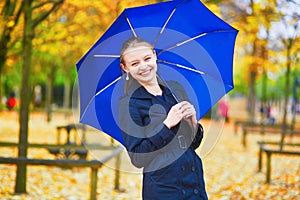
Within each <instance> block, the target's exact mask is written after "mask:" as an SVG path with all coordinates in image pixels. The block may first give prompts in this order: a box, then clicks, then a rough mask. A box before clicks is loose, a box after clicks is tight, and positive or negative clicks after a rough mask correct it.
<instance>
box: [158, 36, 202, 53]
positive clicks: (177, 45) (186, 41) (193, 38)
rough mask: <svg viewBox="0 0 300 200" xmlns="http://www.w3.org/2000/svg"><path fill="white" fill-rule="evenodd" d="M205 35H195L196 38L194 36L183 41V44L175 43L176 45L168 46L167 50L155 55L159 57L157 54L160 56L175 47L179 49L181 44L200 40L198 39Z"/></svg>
mask: <svg viewBox="0 0 300 200" xmlns="http://www.w3.org/2000/svg"><path fill="white" fill-rule="evenodd" d="M205 35H207V33H202V34H200V35H197V36H195V37H192V38H190V39H188V40H185V41H183V42H180V43H177V44H175V45H173V46H170V47H168V48H166V49H163V50H161V51H160V52H159V53H158V54H157V55H159V54H161V53H163V52H165V51H169V50H170V49H173V48H175V47H179V46H181V45H183V44H186V43H188V42H190V41H192V40H195V39H197V38H200V37H202V36H205Z"/></svg>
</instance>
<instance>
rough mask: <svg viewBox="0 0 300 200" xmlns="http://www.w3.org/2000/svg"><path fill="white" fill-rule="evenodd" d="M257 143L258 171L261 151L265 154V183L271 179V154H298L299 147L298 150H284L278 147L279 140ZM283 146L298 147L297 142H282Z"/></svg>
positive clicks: (261, 155) (299, 152)
mask: <svg viewBox="0 0 300 200" xmlns="http://www.w3.org/2000/svg"><path fill="white" fill-rule="evenodd" d="M258 145H259V156H258V171H259V172H261V170H262V157H263V153H265V154H266V156H267V161H266V183H270V181H271V156H272V155H273V154H278V155H286V156H288V155H293V156H300V148H299V151H295V150H294V151H291V150H285V149H283V148H278V147H280V145H281V143H280V142H262V141H259V142H258ZM270 146H275V147H277V148H271V147H270ZM284 146H294V147H300V144H299V143H284Z"/></svg>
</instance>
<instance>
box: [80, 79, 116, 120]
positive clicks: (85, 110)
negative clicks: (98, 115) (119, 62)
mask: <svg viewBox="0 0 300 200" xmlns="http://www.w3.org/2000/svg"><path fill="white" fill-rule="evenodd" d="M121 78H122V76H119V77H118V78H116V79H115V80H114V81H112V82H111V83H110V84H108V85H107V86H105V87H104V88H102V89H101V90H100V91H99V92H97V93H96V94H95V95H94V96H93V98H92V99H91V100H90V102H89V103H88V105H87V106H86V108H85V109H84V111H83V113H82V115H81V118H80V120H81V119H82V118H83V116H84V115H85V113H86V112H87V108H88V107H89V106H90V104H91V103H92V101H93V99H94V98H95V97H96V96H98V95H99V94H100V93H101V92H103V91H104V90H106V89H107V88H109V87H110V86H111V85H113V84H114V83H116V82H117V81H119V80H120V79H121Z"/></svg>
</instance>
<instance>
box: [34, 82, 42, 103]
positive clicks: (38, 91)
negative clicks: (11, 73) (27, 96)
mask: <svg viewBox="0 0 300 200" xmlns="http://www.w3.org/2000/svg"><path fill="white" fill-rule="evenodd" d="M41 104H42V87H41V86H40V85H37V86H35V87H34V107H40V106H41Z"/></svg>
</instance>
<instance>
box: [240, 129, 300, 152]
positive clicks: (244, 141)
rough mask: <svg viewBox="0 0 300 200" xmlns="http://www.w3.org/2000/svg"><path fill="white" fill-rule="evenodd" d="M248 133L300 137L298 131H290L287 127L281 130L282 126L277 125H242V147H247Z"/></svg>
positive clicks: (299, 131)
mask: <svg viewBox="0 0 300 200" xmlns="http://www.w3.org/2000/svg"><path fill="white" fill-rule="evenodd" d="M249 133H260V134H265V133H268V134H278V135H280V134H281V135H282V134H284V135H291V136H294V135H300V130H299V129H291V128H290V127H288V128H287V129H285V130H283V129H282V126H278V125H276V126H275V125H245V124H243V125H242V141H241V142H242V144H243V146H244V147H246V146H247V135H248V134H249Z"/></svg>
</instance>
